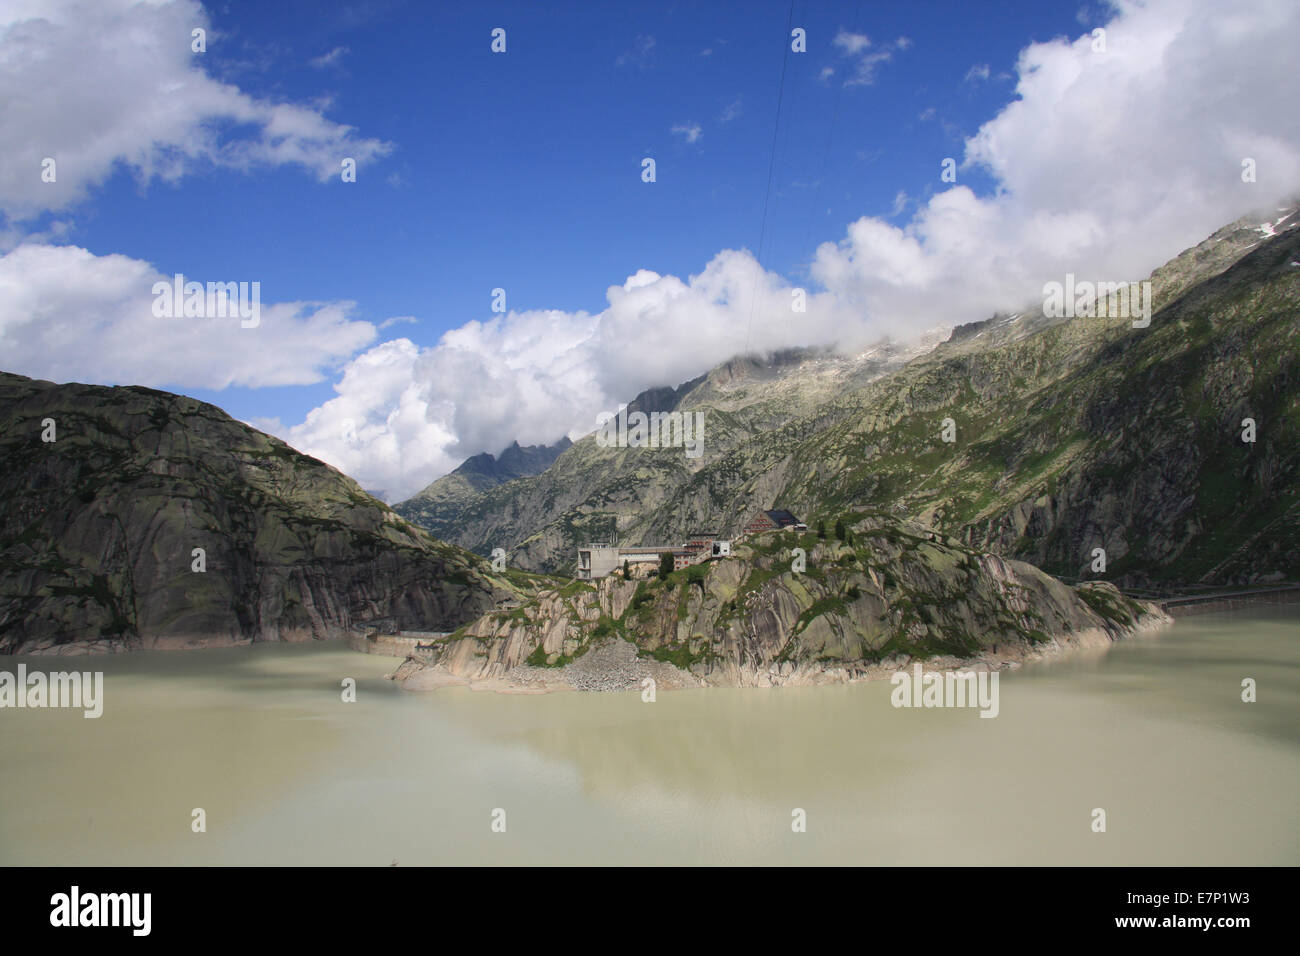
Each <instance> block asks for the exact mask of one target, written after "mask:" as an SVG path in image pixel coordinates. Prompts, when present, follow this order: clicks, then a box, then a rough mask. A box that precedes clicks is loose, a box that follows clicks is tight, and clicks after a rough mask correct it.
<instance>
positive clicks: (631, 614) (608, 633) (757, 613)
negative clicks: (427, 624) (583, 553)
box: [400, 514, 1167, 686]
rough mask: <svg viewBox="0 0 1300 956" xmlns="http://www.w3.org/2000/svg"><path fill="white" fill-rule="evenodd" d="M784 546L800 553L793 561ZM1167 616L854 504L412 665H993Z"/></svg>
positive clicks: (510, 616)
mask: <svg viewBox="0 0 1300 956" xmlns="http://www.w3.org/2000/svg"><path fill="white" fill-rule="evenodd" d="M794 548H801V549H803V551H804V552H805V555H806V564H805V565H804V569H803V571H802V572H800V571H799V569H798V567H797V566H796V559H795V552H794V551H793V549H794ZM1166 620H1167V618H1165V617H1164V615H1162V614H1161V613H1160V612H1159V610H1158V609H1156V608H1155V607H1154V606H1152V605H1148V604H1143V603H1141V602H1135V601H1131V600H1129V599H1127V598H1125V597H1124V596H1123V595H1121V594H1120V593H1119V591H1117V590H1116V589H1115V588H1114V587H1113V586H1112V585H1110V584H1106V583H1087V584H1082V585H1079V586H1077V587H1070V586H1067V585H1065V584H1063V583H1061V582H1060V581H1058V580H1056V579H1055V578H1052V577H1049V576H1048V575H1046V574H1043V573H1042V572H1041V571H1039V570H1038V569H1036V568H1034V567H1032V566H1030V565H1028V564H1023V563H1021V562H1017V561H1008V560H1004V559H1002V558H1000V557H998V556H997V555H993V554H988V553H981V552H978V551H976V550H973V549H971V548H968V547H965V546H963V545H961V544H960V543H958V542H957V541H955V540H952V539H947V540H945V539H942V538H940V537H939V536H938V535H935V534H934V533H932V532H927V531H926V530H925V529H924V528H922V527H920V526H918V525H914V524H910V523H908V522H905V521H900V520H898V519H895V518H893V517H891V516H887V515H882V514H868V515H859V516H855V517H854V519H853V520H851V522H850V526H849V531H848V534H846V536H845V540H843V541H841V540H837V539H836V538H835V537H833V536H832V537H829V538H821V537H819V536H818V535H817V534H816V533H815V532H808V533H804V534H796V533H794V532H784V533H768V534H762V535H756V536H754V537H752V538H750V539H748V541H747V542H746V543H745V544H744V545H741V546H740V547H739V548H738V549H737V552H736V554H735V555H734V556H733V557H731V558H724V559H715V560H712V561H709V562H707V563H705V564H703V565H697V566H694V567H690V568H687V569H685V570H682V571H677V572H674V573H673V574H671V575H669V576H668V577H667V578H666V579H664V580H662V581H661V580H658V579H651V580H648V581H645V580H642V581H638V580H624V579H623V577H622V575H621V573H616V574H615V575H612V576H611V577H608V578H605V579H603V580H601V581H599V582H596V583H594V584H589V583H586V582H581V581H573V582H571V583H570V584H568V585H566V586H564V587H562V588H558V589H554V590H548V591H544V592H542V593H541V594H540V595H539V596H538V597H537V598H535V599H534V600H531V601H529V602H527V603H525V604H524V605H522V606H520V607H518V608H514V609H512V610H510V611H503V612H500V613H490V614H488V615H485V616H484V617H483V618H481V619H479V620H478V621H476V622H474V623H473V624H471V625H469V626H467V627H465V628H462V629H460V630H458V631H457V632H455V633H454V634H452V635H450V636H449V637H447V638H446V639H444V640H442V641H440V642H439V644H438V647H437V649H436V650H435V651H434V652H433V653H431V654H429V655H427V656H426V657H425V658H424V660H423V665H424V666H429V667H434V668H437V669H438V670H440V671H445V672H448V673H450V674H451V675H454V676H456V677H461V678H469V679H482V678H491V677H499V676H502V675H506V674H512V673H514V674H515V675H516V676H517V675H519V674H522V675H524V676H523V677H522V678H521V679H522V680H523V682H524V684H534V683H537V678H536V674H537V671H539V670H544V669H555V668H566V670H567V669H569V668H568V667H567V665H571V664H574V663H575V662H577V661H579V660H580V659H582V658H583V657H584V656H585V655H586V654H587V653H588V652H589V651H591V650H592V649H593V648H601V652H602V653H604V650H605V649H604V648H603V645H605V644H607V643H608V642H611V641H620V640H621V641H626V642H629V643H631V644H632V645H633V646H634V647H635V649H636V656H639V657H640V658H641V659H642V660H644V661H658V662H661V663H666V664H672V665H674V666H676V667H677V668H679V669H681V670H682V671H686V672H687V673H688V674H689V675H692V676H693V677H694V678H696V679H698V680H700V681H702V682H704V683H707V684H713V685H719V684H722V685H746V686H753V685H763V686H767V685H770V684H782V683H818V682H823V681H826V680H849V679H854V678H860V677H865V676H879V674H880V673H882V671H881V670H880V669H881V668H884V670H885V671H889V670H893V669H894V668H896V667H898V666H899V665H900V664H901V663H902V662H904V661H906V660H909V659H912V658H917V659H931V660H932V661H934V662H935V663H938V664H943V663H944V662H945V661H947V662H948V663H956V662H957V661H967V662H970V661H979V662H982V664H983V665H985V666H988V667H993V668H998V667H1001V666H1004V665H1006V664H1008V663H1013V662H1016V661H1019V660H1022V659H1024V658H1025V657H1027V656H1032V655H1033V654H1035V653H1041V652H1045V651H1047V650H1048V649H1054V648H1057V647H1060V646H1062V645H1070V644H1106V643H1109V642H1110V641H1111V640H1113V639H1115V638H1117V637H1120V636H1123V635H1125V634H1127V633H1129V632H1131V631H1132V630H1134V629H1137V628H1142V627H1147V626H1155V625H1158V624H1160V623H1163V622H1165V621H1166ZM418 672H419V668H407V669H406V670H405V671H404V672H403V673H402V674H401V675H400V676H402V677H404V678H409V677H411V676H412V674H413V673H418ZM622 672H626V673H632V674H635V673H636V671H635V670H633V669H630V668H628V667H627V666H626V662H625V663H624V665H623V666H622V667H621V668H618V669H617V671H616V673H615V675H614V677H615V680H616V678H617V674H618V673H622ZM656 679H658V678H656ZM624 683H626V681H624Z"/></svg>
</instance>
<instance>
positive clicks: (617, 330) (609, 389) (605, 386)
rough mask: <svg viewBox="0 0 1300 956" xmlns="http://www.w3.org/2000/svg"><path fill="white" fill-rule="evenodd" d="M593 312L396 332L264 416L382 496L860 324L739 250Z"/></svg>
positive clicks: (635, 280) (837, 337)
mask: <svg viewBox="0 0 1300 956" xmlns="http://www.w3.org/2000/svg"><path fill="white" fill-rule="evenodd" d="M606 299H607V301H608V307H607V308H605V309H604V310H602V311H601V312H599V313H596V314H594V315H593V314H590V313H586V312H577V313H568V312H562V311H556V310H548V311H542V310H538V311H528V312H511V313H508V314H506V315H504V316H497V317H496V318H493V319H492V320H491V321H486V322H477V321H475V322H469V323H467V324H466V325H464V326H462V327H460V328H458V329H455V330H453V331H451V332H448V333H447V334H446V335H444V336H443V337H442V339H441V340H440V341H439V342H438V344H437V345H436V346H434V347H432V348H427V349H419V348H418V347H416V346H415V345H413V344H412V343H411V342H409V341H407V340H405V339H402V340H399V341H398V342H386V343H384V344H382V345H378V346H375V347H374V348H372V349H370V350H369V351H367V352H365V353H364V354H362V355H361V356H359V357H358V358H357V359H356V360H354V361H353V362H351V363H349V364H348V367H347V371H346V372H345V374H344V376H343V378H342V380H341V381H340V382H339V384H338V385H336V386H335V389H336V391H337V392H338V396H337V397H336V398H334V399H331V400H330V401H329V402H326V403H325V404H324V405H322V406H320V407H319V408H317V409H315V410H313V411H312V412H311V414H310V415H308V417H307V419H306V420H305V421H304V422H302V423H301V424H299V425H293V426H288V427H284V426H279V427H276V426H275V423H267V424H268V425H269V426H270V427H272V428H273V429H274V430H275V433H276V434H278V435H280V436H281V437H283V438H285V440H287V441H289V442H291V443H292V444H294V445H295V446H296V447H298V448H301V449H302V450H303V451H305V452H307V453H308V454H311V455H314V456H316V457H319V458H322V459H324V460H325V461H329V462H331V463H332V464H334V465H336V466H337V467H339V468H341V469H342V470H344V471H346V472H348V473H349V474H352V475H355V476H357V477H358V478H359V479H360V480H362V482H363V484H365V486H366V487H367V488H370V489H372V490H382V491H383V492H384V493H385V494H386V495H387V496H388V497H390V498H391V499H394V500H395V499H398V498H402V497H406V496H408V495H410V494H411V493H413V492H415V491H417V490H419V489H420V488H421V487H423V485H424V484H426V483H427V482H428V481H430V480H432V479H433V478H434V477H436V476H437V475H439V474H443V473H445V472H447V471H449V470H451V469H452V468H454V467H456V465H458V464H459V463H460V462H461V461H462V460H463V459H464V458H466V457H467V456H469V455H472V454H476V453H478V452H480V451H491V452H494V453H495V452H498V451H500V450H501V449H502V448H503V447H505V446H506V445H507V444H509V443H510V442H511V441H512V440H518V441H519V442H521V443H523V444H537V443H550V442H554V441H556V440H558V439H559V438H560V436H561V435H563V434H568V435H570V436H571V437H575V438H576V437H578V436H580V435H584V434H586V433H588V432H590V431H591V430H592V429H593V428H594V427H595V424H596V416H597V415H598V414H599V413H600V412H602V411H613V410H615V409H617V408H618V406H619V404H620V403H621V402H625V401H627V400H628V399H630V398H632V397H633V396H634V395H636V394H637V393H638V392H641V391H643V390H645V389H647V388H651V387H653V386H658V385H663V384H665V383H674V384H675V383H678V382H681V381H684V380H686V379H688V378H692V377H694V376H696V375H698V374H699V373H700V372H701V371H702V370H703V369H704V368H707V367H708V366H710V365H712V364H715V363H716V362H719V361H722V360H723V359H725V358H728V357H730V356H732V355H735V354H737V353H740V352H743V351H745V350H746V346H747V343H748V345H749V346H750V347H755V348H789V347H794V346H799V345H814V344H824V345H830V344H832V343H835V342H837V341H843V340H844V339H845V338H846V337H848V338H851V339H857V340H864V337H865V336H868V335H871V334H873V330H872V329H870V328H869V327H868V325H867V324H866V323H865V322H864V321H863V318H862V317H861V316H860V315H854V314H853V313H852V312H851V311H850V310H848V309H846V308H844V307H843V306H841V305H840V304H839V303H838V302H836V301H835V299H834V298H833V297H832V296H831V295H830V294H828V293H824V292H822V293H816V294H813V293H810V294H809V295H808V297H807V311H806V312H804V313H795V312H794V311H793V310H792V303H793V296H792V288H791V286H790V285H789V284H788V283H786V282H785V281H784V280H783V279H781V278H780V277H779V276H776V275H774V274H772V273H769V272H767V271H765V270H763V269H762V268H761V267H760V266H759V265H758V263H757V262H756V261H755V260H754V258H753V256H751V255H750V254H749V253H748V252H737V251H730V250H728V251H725V252H722V253H719V254H718V255H717V256H715V257H714V259H713V260H712V261H711V262H709V264H708V265H707V266H706V268H705V269H704V271H703V272H701V273H700V274H699V275H695V276H691V277H689V278H688V279H687V280H686V281H683V280H681V279H679V278H677V277H675V276H662V275H659V274H658V273H655V272H652V271H650V270H646V269H642V270H640V271H638V272H637V273H636V274H635V275H633V276H631V277H629V278H628V279H627V281H626V282H624V283H623V284H622V285H616V286H611V287H610V288H609V289H608V290H607V292H606Z"/></svg>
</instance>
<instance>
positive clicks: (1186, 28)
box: [812, 0, 1300, 323]
mask: <svg viewBox="0 0 1300 956" xmlns="http://www.w3.org/2000/svg"><path fill="white" fill-rule="evenodd" d="M1297 42H1300V7H1297V6H1296V5H1295V4H1293V3H1285V2H1262V0H1257V2H1253V3H1243V4H1238V5H1236V6H1234V7H1233V8H1232V10H1231V12H1229V11H1227V10H1226V9H1225V8H1223V7H1222V6H1221V5H1219V4H1217V3H1214V2H1211V0H1196V2H1182V0H1178V2H1172V0H1170V2H1151V3H1146V4H1138V3H1127V2H1125V3H1120V4H1119V5H1118V8H1117V10H1116V11H1115V14H1114V16H1113V18H1112V19H1111V21H1110V22H1109V23H1108V24H1106V50H1105V52H1094V51H1093V42H1092V37H1091V35H1089V34H1085V35H1083V36H1081V37H1079V38H1077V39H1075V40H1073V41H1071V40H1069V39H1067V38H1060V39H1056V40H1053V41H1050V42H1044V43H1035V44H1032V45H1030V46H1028V47H1026V48H1025V49H1024V50H1023V51H1022V52H1021V55H1020V58H1019V62H1018V65H1017V73H1018V75H1019V81H1018V83H1017V86H1016V94H1017V96H1016V99H1015V100H1013V101H1012V102H1011V103H1010V104H1009V105H1007V107H1006V108H1004V109H1003V110H1002V112H1001V113H999V114H998V115H997V116H996V117H995V118H994V119H992V120H990V121H989V122H988V123H986V124H985V125H984V126H983V127H981V128H980V130H979V131H978V132H977V133H976V135H975V136H973V137H972V138H971V139H969V140H968V141H967V143H966V152H965V161H964V164H963V168H964V169H966V170H971V169H973V168H975V167H977V166H978V167H982V168H983V169H984V170H985V171H986V172H987V173H989V174H990V175H991V176H992V177H993V178H994V179H995V180H996V183H997V190H996V192H995V193H994V194H993V195H991V196H987V197H979V196H977V195H976V194H975V193H974V192H972V191H971V190H970V189H969V188H968V187H967V186H966V185H963V184H960V183H959V184H958V185H957V186H955V187H953V188H951V189H948V190H946V191H943V192H940V193H937V194H936V195H934V196H933V197H931V199H930V200H929V201H928V202H927V203H925V204H924V205H922V206H921V207H920V208H919V209H918V210H917V212H916V214H915V216H914V217H913V219H912V221H911V222H910V223H909V224H908V225H906V226H905V227H903V228H899V227H896V226H893V225H890V224H889V223H887V222H885V221H883V220H881V219H877V218H863V219H860V220H858V221H857V222H855V223H853V224H852V225H851V226H850V227H849V230H848V234H847V236H846V237H845V238H844V239H843V240H842V241H840V242H836V243H825V244H823V245H822V246H821V247H820V248H819V249H818V250H817V254H816V257H815V260H814V263H813V267H812V274H813V276H814V277H815V278H816V279H818V280H819V281H820V282H822V283H824V284H825V285H826V286H827V288H829V289H832V290H834V291H835V292H836V293H837V294H839V295H844V296H852V297H854V298H856V299H857V300H858V301H859V302H861V303H862V304H863V305H864V307H865V308H866V309H867V310H868V311H869V312H870V313H871V314H872V315H873V316H877V317H887V316H896V315H913V316H925V317H926V318H925V321H926V322H932V323H933V322H940V323H957V322H964V321H970V320H972V319H975V318H980V317H983V316H986V315H988V314H989V313H990V312H991V311H993V310H994V309H1001V308H1019V307H1022V306H1024V305H1026V304H1027V303H1029V302H1032V301H1033V300H1034V299H1036V298H1040V297H1041V291H1042V285H1043V283H1044V282H1046V281H1049V280H1051V279H1058V280H1059V279H1062V278H1063V276H1064V273H1065V272H1067V271H1070V272H1074V273H1076V274H1078V275H1091V276H1097V277H1099V278H1105V279H1110V280H1112V281H1121V280H1127V279H1137V278H1141V277H1143V276H1145V275H1146V274H1147V273H1149V272H1150V270H1151V269H1153V268H1154V267H1156V266H1158V265H1160V264H1161V263H1162V262H1164V261H1166V260H1167V259H1169V258H1170V257H1171V256H1173V255H1176V254H1177V253H1178V252H1180V251H1181V250H1182V249H1184V248H1186V247H1187V246H1189V245H1192V244H1194V243H1196V242H1198V241H1199V240H1201V239H1202V238H1204V237H1205V236H1206V235H1208V234H1209V233H1210V232H1212V231H1214V230H1215V229H1216V228H1218V227H1219V226H1221V225H1223V224H1224V223H1226V222H1229V221H1231V220H1233V219H1235V218H1237V217H1238V216H1241V215H1244V214H1245V213H1247V212H1250V211H1252V210H1253V209H1257V208H1260V207H1265V206H1267V205H1269V204H1271V203H1273V202H1274V201H1276V200H1278V199H1280V198H1282V197H1285V196H1288V195H1292V194H1294V193H1296V192H1298V191H1300V111H1297V110H1296V109H1295V104H1294V102H1293V88H1292V84H1290V83H1289V82H1288V79H1287V78H1288V77H1290V76H1291V75H1293V73H1294V69H1295V67H1294V62H1293V61H1294V57H1293V55H1292V53H1291V50H1292V49H1293V48H1294V47H1295V46H1296V43H1297ZM1244 158H1253V159H1255V161H1256V166H1257V171H1258V180H1257V182H1255V183H1243V182H1242V181H1241V169H1242V166H1241V164H1242V160H1243V159H1244ZM938 162H939V161H938V159H937V158H936V161H935V169H936V175H937V171H938V168H939V166H938ZM959 178H960V177H959Z"/></svg>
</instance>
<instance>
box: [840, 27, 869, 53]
mask: <svg viewBox="0 0 1300 956" xmlns="http://www.w3.org/2000/svg"><path fill="white" fill-rule="evenodd" d="M831 43H832V44H833V45H834V46H837V47H839V48H840V49H841V50H843V51H844V52H845V53H846V54H848V55H849V56H856V55H857V54H859V53H861V52H862V51H863V50H865V49H866V48H867V47H869V46H871V38H870V37H868V36H867V35H866V34H865V33H850V32H849V31H848V30H843V29H841V30H840V32H839V33H837V34H835V39H833V40H832V41H831Z"/></svg>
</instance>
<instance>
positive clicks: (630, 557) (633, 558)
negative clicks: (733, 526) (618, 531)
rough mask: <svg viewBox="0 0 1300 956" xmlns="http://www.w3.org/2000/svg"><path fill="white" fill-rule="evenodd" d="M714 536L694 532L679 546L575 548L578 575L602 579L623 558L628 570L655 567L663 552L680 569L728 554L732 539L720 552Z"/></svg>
mask: <svg viewBox="0 0 1300 956" xmlns="http://www.w3.org/2000/svg"><path fill="white" fill-rule="evenodd" d="M717 537H718V536H717V533H716V532H713V531H697V532H695V533H693V534H691V535H690V536H689V537H688V538H687V539H686V543H685V544H680V545H674V544H662V545H637V546H635V547H620V546H619V545H611V544H589V545H586V546H585V547H580V548H578V578H579V579H580V580H583V581H594V580H596V579H597V578H603V577H605V576H606V575H608V574H610V573H612V572H613V571H615V570H617V569H618V568H621V567H622V566H623V562H625V561H626V562H627V564H628V566H629V570H632V569H641V568H645V567H647V566H649V567H654V568H658V567H659V562H660V561H661V560H662V555H664V554H671V555H672V556H673V570H674V571H680V570H681V569H682V568H687V567H690V566H691V565H692V564H699V563H700V562H702V561H707V560H708V559H709V558H713V557H723V556H726V555H729V554H730V553H731V542H729V541H728V542H723V543H724V544H725V545H726V547H725V549H723V551H721V552H719V551H718V550H717V549H716V548H715V544H716V543H717Z"/></svg>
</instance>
